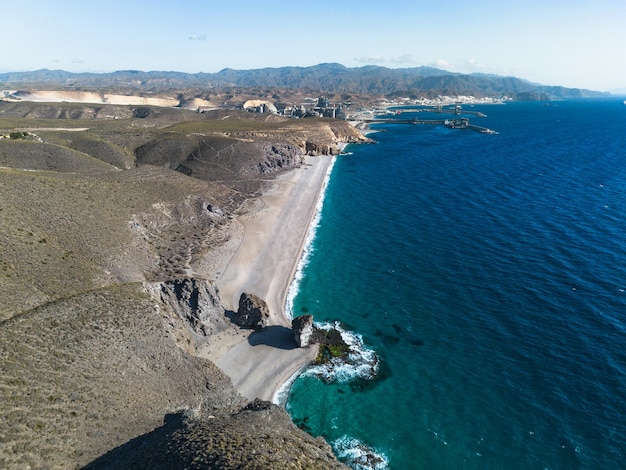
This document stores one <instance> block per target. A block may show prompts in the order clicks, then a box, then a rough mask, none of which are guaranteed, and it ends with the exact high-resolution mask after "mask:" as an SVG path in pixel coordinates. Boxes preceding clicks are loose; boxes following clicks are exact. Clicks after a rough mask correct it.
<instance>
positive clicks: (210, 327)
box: [146, 278, 228, 336]
mask: <svg viewBox="0 0 626 470" xmlns="http://www.w3.org/2000/svg"><path fill="white" fill-rule="evenodd" d="M146 288H147V289H148V291H149V292H151V293H152V295H153V297H157V296H158V298H159V299H160V301H161V302H162V303H163V304H165V305H167V306H169V307H170V308H171V309H172V310H173V311H174V312H175V313H176V315H177V316H178V318H179V319H181V320H183V321H184V323H185V324H186V325H187V326H188V328H189V329H190V330H191V331H193V332H194V333H196V334H199V335H202V336H207V335H210V334H212V333H216V332H218V331H222V330H224V329H226V328H227V326H228V325H227V322H226V319H225V317H224V307H222V304H221V303H220V298H219V293H218V290H217V287H216V286H215V284H213V283H212V282H210V281H206V280H201V279H191V278H183V279H174V280H171V281H163V282H153V283H146Z"/></svg>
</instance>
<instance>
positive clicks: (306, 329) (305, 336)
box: [291, 315, 315, 348]
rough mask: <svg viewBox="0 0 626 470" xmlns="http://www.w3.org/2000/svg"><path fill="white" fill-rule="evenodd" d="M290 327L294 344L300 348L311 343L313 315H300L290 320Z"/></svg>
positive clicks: (313, 328)
mask: <svg viewBox="0 0 626 470" xmlns="http://www.w3.org/2000/svg"><path fill="white" fill-rule="evenodd" d="M291 329H292V330H293V337H294V339H295V340H296V344H297V345H298V347H300V348H304V347H306V346H308V345H309V344H311V343H312V341H311V340H312V339H313V338H312V336H313V333H314V331H315V327H314V326H313V315H300V316H299V317H296V318H294V319H293V320H291Z"/></svg>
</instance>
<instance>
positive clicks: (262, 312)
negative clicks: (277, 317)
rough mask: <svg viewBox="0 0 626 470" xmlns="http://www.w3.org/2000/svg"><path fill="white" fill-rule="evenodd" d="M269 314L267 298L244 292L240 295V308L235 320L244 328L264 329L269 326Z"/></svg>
mask: <svg viewBox="0 0 626 470" xmlns="http://www.w3.org/2000/svg"><path fill="white" fill-rule="evenodd" d="M269 315H270V310H269V307H268V306H267V303H266V302H265V300H263V299H261V298H260V297H257V296H256V295H254V294H247V293H245V292H244V293H242V294H241V296H240V297H239V309H238V310H237V313H235V315H234V318H233V321H234V322H235V323H236V324H237V325H239V326H241V327H242V328H254V329H262V328H265V327H267V324H268V319H269Z"/></svg>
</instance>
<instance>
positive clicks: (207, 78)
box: [0, 63, 607, 100]
mask: <svg viewBox="0 0 626 470" xmlns="http://www.w3.org/2000/svg"><path fill="white" fill-rule="evenodd" d="M27 84H30V85H31V86H63V87H74V88H102V87H117V88H122V89H130V90H141V91H152V92H159V91H168V90H169V91H172V90H181V89H187V88H228V87H243V88H248V87H269V88H283V89H311V90H317V91H321V92H327V93H361V94H375V95H385V96H392V97H393V96H409V97H421V96H424V97H434V96H437V95H444V96H458V95H466V96H470V95H471V96H475V97H498V96H508V97H510V98H513V99H517V100H531V99H566V98H586V97H597V96H605V95H607V93H604V92H598V91H593V90H586V89H579V88H566V87H562V86H547V85H541V84H537V83H532V82H529V81H527V80H523V79H520V78H516V77H504V76H499V75H489V74H460V73H453V72H449V71H446V70H442V69H437V68H433V67H414V68H398V69H390V68H387V67H381V66H375V65H367V66H364V67H353V68H349V67H345V66H343V65H341V64H336V63H326V64H318V65H314V66H310V67H278V68H262V69H251V70H235V69H230V68H226V69H223V70H221V71H219V72H217V73H203V72H200V73H193V74H192V73H184V72H174V71H150V72H144V71H139V70H121V71H116V72H111V73H73V72H67V71H63V70H48V69H42V70H36V71H31V72H8V73H3V74H0V86H3V87H4V88H8V87H9V85H11V86H16V85H20V86H24V85H27Z"/></svg>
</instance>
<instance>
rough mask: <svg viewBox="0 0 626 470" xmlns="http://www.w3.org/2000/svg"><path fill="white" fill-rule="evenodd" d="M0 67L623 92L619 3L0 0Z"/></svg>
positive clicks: (624, 33) (625, 12) (623, 8)
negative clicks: (288, 70)
mask: <svg viewBox="0 0 626 470" xmlns="http://www.w3.org/2000/svg"><path fill="white" fill-rule="evenodd" d="M0 18H1V26H0V44H2V46H3V47H2V54H1V56H0V72H8V71H27V70H36V69H40V68H48V69H63V70H69V71H73V72H85V71H89V72H111V71H115V70H122V69H137V70H146V71H147V70H176V71H182V72H217V71H219V70H221V69H223V68H226V67H230V68H235V69H250V68H262V67H281V66H286V65H294V66H309V65H315V64H318V63H322V62H339V63H341V64H344V65H346V66H348V67H355V66H362V65H366V64H377V65H384V66H386V67H393V68H395V67H416V66H419V65H433V66H437V67H440V68H444V69H446V70H450V71H455V72H464V73H469V72H486V73H497V74H500V75H514V76H517V77H520V78H525V79H527V80H531V81H534V82H539V83H542V84H545V85H564V86H568V87H578V88H590V89H595V90H612V89H618V88H622V89H624V88H626V51H625V50H624V48H625V47H626V0H523V1H517V0H511V1H505V0H497V1H496V0H471V1H470V0H397V1H396V0H359V1H353V0H266V1H264V0H256V1H253V0H241V1H238V0H232V1H223V0H219V1H214V0H177V1H173V0H167V1H166V0H123V1H122V0H106V1H98V2H95V1H91V0H19V1H15V0H0Z"/></svg>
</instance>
